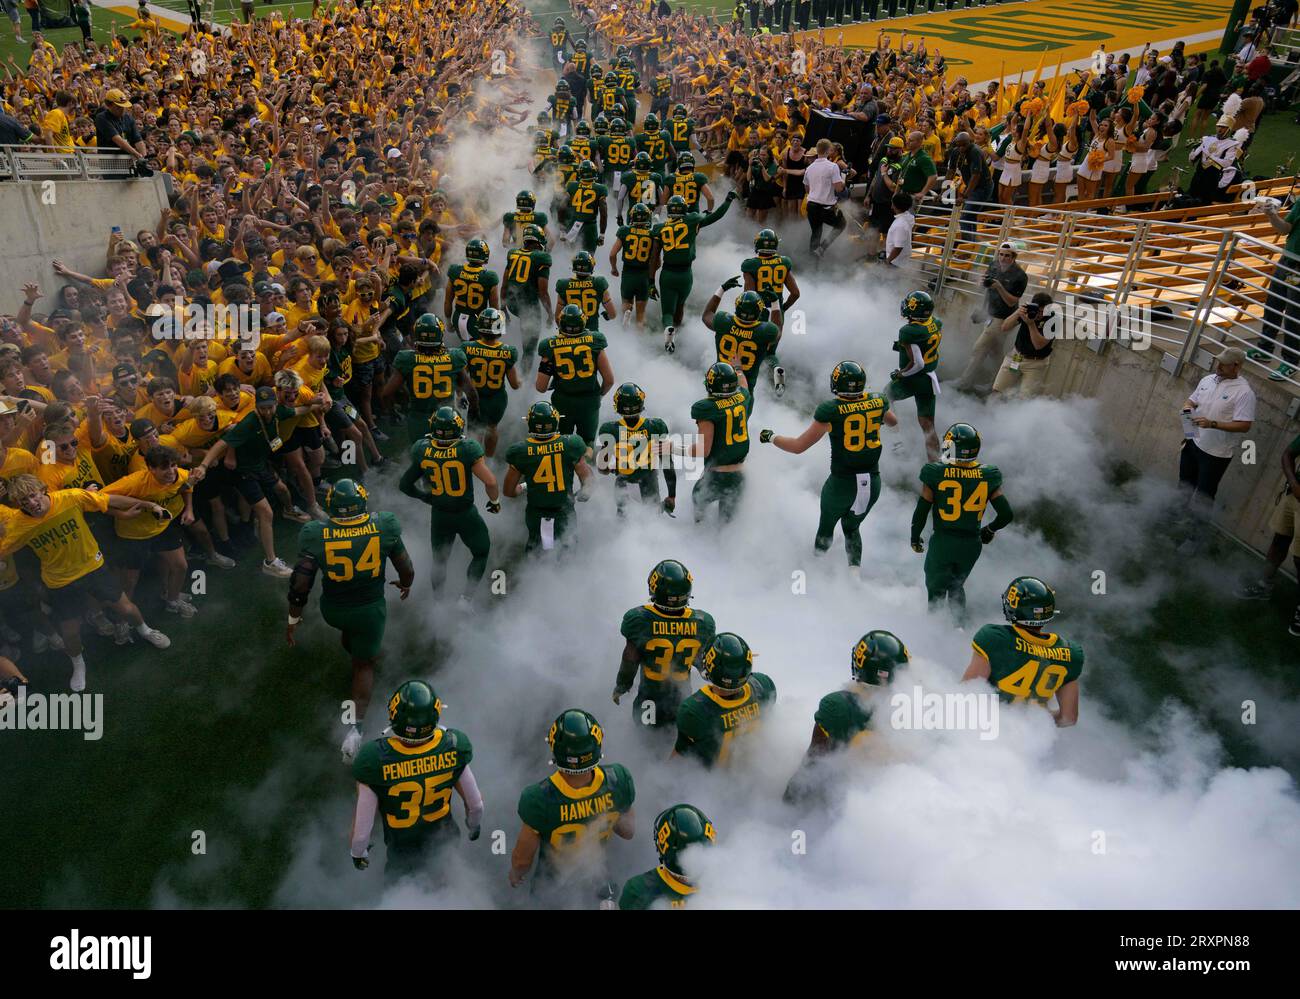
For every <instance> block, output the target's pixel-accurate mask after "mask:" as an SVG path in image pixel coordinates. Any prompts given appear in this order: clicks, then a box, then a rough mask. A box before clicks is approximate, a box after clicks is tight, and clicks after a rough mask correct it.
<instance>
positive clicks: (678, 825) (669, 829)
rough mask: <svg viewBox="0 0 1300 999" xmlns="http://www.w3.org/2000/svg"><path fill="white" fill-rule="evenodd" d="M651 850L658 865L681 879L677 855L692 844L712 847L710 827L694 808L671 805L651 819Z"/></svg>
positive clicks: (700, 812)
mask: <svg viewBox="0 0 1300 999" xmlns="http://www.w3.org/2000/svg"><path fill="white" fill-rule="evenodd" d="M654 831H655V849H656V850H658V851H659V863H661V864H663V866H664V867H666V868H668V870H669V871H670V872H672V873H673V874H675V875H677V877H679V878H685V877H686V872H685V871H683V870H682V864H681V860H680V859H679V855H680V854H681V852H682V851H683V850H685V849H686V848H687V847H688V846H692V845H694V844H696V843H704V844H706V845H712V844H713V840H714V836H715V834H714V831H713V823H712V822H710V821H709V817H708V816H707V815H705V814H704V813H703V812H702V811H700V810H699V809H698V808H696V807H695V806H694V805H673V806H672V807H671V808H665V809H664V810H663V811H662V812H660V813H659V814H658V815H657V816H655V824H654Z"/></svg>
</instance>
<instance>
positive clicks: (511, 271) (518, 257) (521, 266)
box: [506, 250, 533, 284]
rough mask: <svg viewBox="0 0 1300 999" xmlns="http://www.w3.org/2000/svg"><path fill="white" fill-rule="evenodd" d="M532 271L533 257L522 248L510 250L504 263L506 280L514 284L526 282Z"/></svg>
mask: <svg viewBox="0 0 1300 999" xmlns="http://www.w3.org/2000/svg"><path fill="white" fill-rule="evenodd" d="M532 272H533V258H532V257H531V256H529V255H528V253H527V252H526V251H524V250H512V251H511V252H510V259H509V261H508V262H507V264H506V280H507V281H512V282H514V283H515V284H527V283H528V276H529V275H530V274H531V273H532Z"/></svg>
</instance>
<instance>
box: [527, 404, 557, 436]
mask: <svg viewBox="0 0 1300 999" xmlns="http://www.w3.org/2000/svg"><path fill="white" fill-rule="evenodd" d="M524 420H525V421H526V422H527V423H528V433H529V434H531V435H532V436H533V437H554V436H555V435H556V434H558V433H559V432H560V414H559V411H558V410H557V409H556V408H555V407H554V406H552V405H551V404H550V403H549V402H547V401H546V400H545V399H542V400H540V401H538V402H535V403H533V404H532V405H531V406H529V407H528V415H527V416H525V417H524Z"/></svg>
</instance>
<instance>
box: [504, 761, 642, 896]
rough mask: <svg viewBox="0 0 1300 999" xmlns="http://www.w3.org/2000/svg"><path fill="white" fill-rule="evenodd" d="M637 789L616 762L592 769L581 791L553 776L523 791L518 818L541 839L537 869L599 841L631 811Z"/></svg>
mask: <svg viewBox="0 0 1300 999" xmlns="http://www.w3.org/2000/svg"><path fill="white" fill-rule="evenodd" d="M635 799H636V787H635V786H634V785H633V783H632V775H631V774H630V773H628V770H627V767H625V766H623V765H622V764H621V763H608V764H606V765H605V766H603V767H596V769H595V771H594V772H593V779H592V781H591V783H590V784H589V785H587V786H586V787H570V786H569V785H568V783H567V782H566V781H565V780H564V778H563V777H562V776H560V774H558V773H554V774H551V776H550V777H548V778H547V779H546V780H543V781H539V782H538V783H536V784H531V785H529V786H528V787H526V788H524V790H523V793H522V794H520V795H519V818H520V819H521V820H522V821H523V823H524V825H526V826H528V827H529V828H531V829H535V830H537V834H538V836H540V837H541V840H542V848H541V855H540V857H539V858H538V870H539V871H541V870H542V869H543V868H545V867H548V866H550V865H552V864H554V863H556V862H557V861H558V862H559V863H560V864H565V862H566V861H567V860H569V859H570V857H573V858H574V859H576V855H577V854H578V853H579V852H582V851H583V847H585V846H587V845H589V844H593V843H603V842H604V841H605V840H607V839H609V835H610V833H612V832H613V831H614V825H615V823H617V822H618V819H619V816H620V815H622V814H623V813H624V812H626V811H627V810H628V809H630V808H631V807H632V802H633V801H634V800H635Z"/></svg>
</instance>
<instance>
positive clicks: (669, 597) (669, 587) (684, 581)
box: [646, 558, 694, 610]
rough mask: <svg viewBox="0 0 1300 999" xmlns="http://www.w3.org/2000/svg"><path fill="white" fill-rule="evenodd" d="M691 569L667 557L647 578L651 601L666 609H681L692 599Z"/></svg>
mask: <svg viewBox="0 0 1300 999" xmlns="http://www.w3.org/2000/svg"><path fill="white" fill-rule="evenodd" d="M692 582H694V580H693V579H692V577H691V573H690V570H689V569H687V568H686V566H684V565H682V564H681V563H680V562H678V561H677V560H676V559H673V558H666V559H664V560H663V561H662V562H660V563H659V564H658V565H656V566H655V567H654V568H653V569H651V570H650V576H649V578H648V579H647V580H646V585H647V586H648V587H649V588H650V602H651V603H652V604H654V605H655V606H656V607H661V608H663V609H664V610H681V609H682V608H683V607H685V606H686V605H687V604H688V603H690V599H691V583H692Z"/></svg>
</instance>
